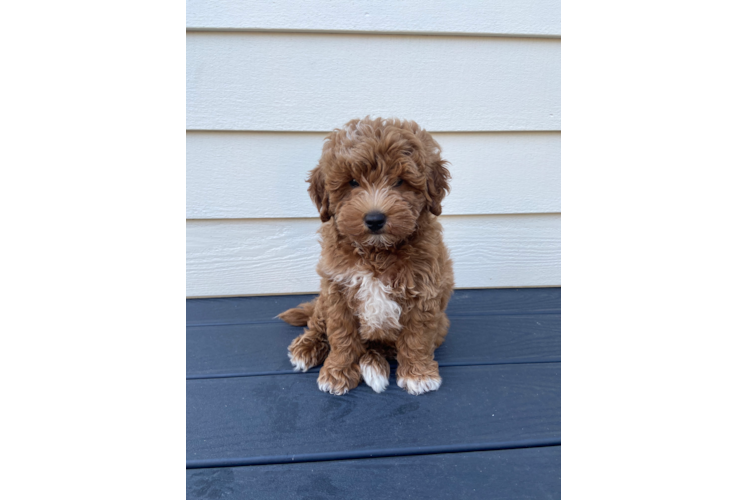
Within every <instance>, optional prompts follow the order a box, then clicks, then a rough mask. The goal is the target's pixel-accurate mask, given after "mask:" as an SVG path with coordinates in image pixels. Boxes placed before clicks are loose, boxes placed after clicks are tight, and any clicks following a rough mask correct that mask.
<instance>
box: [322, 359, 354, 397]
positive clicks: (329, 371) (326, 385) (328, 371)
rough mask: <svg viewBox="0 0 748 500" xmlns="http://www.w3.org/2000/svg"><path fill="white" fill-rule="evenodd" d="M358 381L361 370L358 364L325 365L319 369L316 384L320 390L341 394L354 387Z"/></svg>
mask: <svg viewBox="0 0 748 500" xmlns="http://www.w3.org/2000/svg"><path fill="white" fill-rule="evenodd" d="M360 381H361V371H360V370H359V368H358V365H352V366H347V367H345V368H332V367H329V366H327V365H325V366H323V367H322V369H321V370H320V371H319V377H318V378H317V385H318V386H319V390H320V391H322V392H329V393H330V394H335V395H336V396H342V395H343V394H345V393H346V392H348V391H350V390H351V389H355V388H356V386H358V383H359V382H360Z"/></svg>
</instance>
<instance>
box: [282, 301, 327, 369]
mask: <svg viewBox="0 0 748 500" xmlns="http://www.w3.org/2000/svg"><path fill="white" fill-rule="evenodd" d="M312 304H314V303H312ZM304 305H306V304H302V306H304ZM307 325H308V327H309V328H308V329H305V330H304V333H302V334H301V335H299V336H298V337H296V339H295V340H294V341H293V342H291V345H290V346H288V359H290V360H291V364H292V365H293V368H294V371H302V372H305V371H307V370H308V369H310V368H314V367H315V366H317V365H321V364H322V363H323V362H324V361H325V358H327V355H328V354H329V353H330V344H329V342H328V341H327V333H326V327H325V322H324V320H322V319H321V318H320V314H319V310H316V309H315V310H313V311H311V315H310V317H309V320H308V323H307Z"/></svg>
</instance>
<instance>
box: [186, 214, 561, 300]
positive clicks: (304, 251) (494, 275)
mask: <svg viewBox="0 0 748 500" xmlns="http://www.w3.org/2000/svg"><path fill="white" fill-rule="evenodd" d="M440 220H441V222H442V225H443V227H444V237H445V241H446V243H447V246H448V247H449V249H450V252H451V255H452V259H453V261H454V269H455V281H456V286H457V287H461V288H485V287H517V286H521V287H529V286H559V285H560V284H561V276H560V258H561V252H560V233H561V217H560V215H559V214H537V215H533V214H530V215H503V216H445V217H441V218H440ZM319 225H320V222H319V219H265V220H263V219H256V220H192V221H187V295H188V296H190V297H201V296H220V295H262V294H273V293H304V292H316V291H319V277H318V276H317V274H316V273H315V267H316V265H317V260H318V259H319V243H318V241H317V237H318V236H317V234H316V231H317V229H318V228H319Z"/></svg>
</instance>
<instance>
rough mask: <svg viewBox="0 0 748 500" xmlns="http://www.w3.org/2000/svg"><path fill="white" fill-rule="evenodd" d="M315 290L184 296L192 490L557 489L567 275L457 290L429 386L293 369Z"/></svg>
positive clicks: (438, 494) (197, 494)
mask: <svg viewBox="0 0 748 500" xmlns="http://www.w3.org/2000/svg"><path fill="white" fill-rule="evenodd" d="M308 297H309V296H299V295H295V296H275V297H244V298H224V299H192V300H188V301H187V469H188V470H187V496H188V498H196V499H197V498H282V499H295V498H346V499H348V498H381V496H382V495H383V494H384V495H389V496H390V497H392V498H559V497H560V487H561V479H560V472H561V446H560V444H561V387H560V385H561V384H560V382H561V310H560V306H561V290H560V289H559V288H536V289H497V290H459V291H457V292H455V295H454V296H453V297H452V300H451V302H450V304H449V309H448V314H449V317H450V319H451V321H452V327H451V328H450V333H449V335H448V336H447V339H446V341H445V343H444V345H443V346H442V347H440V348H439V349H438V350H437V351H436V359H437V360H438V361H439V364H440V367H441V375H442V379H443V383H442V387H441V388H440V389H439V390H438V391H436V392H433V393H427V394H424V395H421V396H411V395H409V394H407V393H406V392H405V391H403V390H402V389H400V388H398V387H397V385H396V383H395V373H394V370H393V371H392V373H391V379H390V386H389V387H388V389H387V390H386V391H385V392H384V393H382V394H376V393H375V392H374V391H372V390H371V389H370V388H369V387H368V386H366V385H365V384H363V383H362V384H361V385H359V387H358V388H356V389H355V390H353V391H352V392H350V393H349V394H347V395H345V396H332V395H330V394H325V393H322V392H320V391H319V390H318V389H317V383H316V379H317V373H318V371H319V368H315V369H313V370H310V371H309V372H307V373H295V372H293V371H292V369H291V365H290V363H289V361H288V357H287V354H286V352H287V351H286V348H287V346H288V344H290V342H291V341H292V340H293V338H294V337H295V336H296V335H298V334H299V333H301V331H302V329H301V328H298V327H292V326H289V325H286V324H285V323H283V322H281V321H280V320H276V319H273V317H274V316H275V315H277V314H278V313H279V312H282V311H284V310H285V309H287V308H289V307H293V306H295V305H297V304H298V303H299V302H301V301H303V300H305V299H308Z"/></svg>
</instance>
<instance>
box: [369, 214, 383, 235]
mask: <svg viewBox="0 0 748 500" xmlns="http://www.w3.org/2000/svg"><path fill="white" fill-rule="evenodd" d="M364 222H365V223H366V227H368V228H369V230H370V231H372V232H375V231H379V230H380V229H382V228H383V227H384V223H385V222H387V217H385V215H384V214H383V213H382V212H369V213H368V214H366V215H365V216H364Z"/></svg>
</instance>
